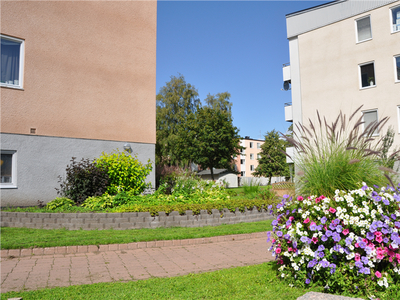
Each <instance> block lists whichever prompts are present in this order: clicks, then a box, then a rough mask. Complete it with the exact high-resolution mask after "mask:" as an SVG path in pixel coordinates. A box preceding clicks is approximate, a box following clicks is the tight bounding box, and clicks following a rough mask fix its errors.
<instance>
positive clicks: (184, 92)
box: [156, 75, 200, 165]
mask: <svg viewBox="0 0 400 300" xmlns="http://www.w3.org/2000/svg"><path fill="white" fill-rule="evenodd" d="M198 95H199V94H198V92H197V90H196V89H195V87H194V86H192V85H191V84H190V83H186V81H185V78H184V77H183V76H182V75H179V76H178V77H176V76H171V80H170V81H169V82H167V83H166V85H165V86H164V87H162V88H161V89H160V92H159V93H158V94H157V117H156V129H157V142H156V163H157V164H168V165H175V164H178V163H180V162H181V156H180V149H179V148H177V147H176V144H177V138H178V136H177V133H178V127H179V126H180V125H182V124H184V123H185V122H186V120H187V118H188V116H189V115H190V114H192V113H194V112H195V111H196V109H197V107H198V106H199V105H200V99H199V98H198Z"/></svg>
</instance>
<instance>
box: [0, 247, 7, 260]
mask: <svg viewBox="0 0 400 300" xmlns="http://www.w3.org/2000/svg"><path fill="white" fill-rule="evenodd" d="M0 257H2V258H4V257H8V250H6V249H3V250H0Z"/></svg>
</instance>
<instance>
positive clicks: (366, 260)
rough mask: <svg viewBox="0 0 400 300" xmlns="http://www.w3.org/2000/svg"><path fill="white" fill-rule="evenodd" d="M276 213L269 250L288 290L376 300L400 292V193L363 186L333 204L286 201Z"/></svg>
mask: <svg viewBox="0 0 400 300" xmlns="http://www.w3.org/2000/svg"><path fill="white" fill-rule="evenodd" d="M270 208H271V207H270ZM276 209H277V213H278V216H277V218H276V219H275V220H274V221H273V222H272V225H273V231H272V232H269V233H268V236H269V237H268V239H269V240H272V246H271V248H270V249H269V250H270V251H272V252H273V255H274V256H275V257H276V260H277V272H278V274H279V277H281V278H283V279H284V280H285V281H286V282H287V283H288V284H289V285H296V286H300V287H305V286H308V285H318V286H323V287H325V289H326V290H327V292H329V293H341V294H344V295H358V296H364V297H372V298H375V297H377V296H378V297H381V296H384V295H386V296H388V295H390V293H391V292H393V293H395V291H396V290H397V289H398V286H399V284H400V249H399V245H400V237H399V230H400V211H399V209H400V187H398V188H397V189H395V188H393V187H387V188H381V189H379V188H378V187H377V186H375V187H374V188H373V187H369V186H367V185H366V184H365V183H363V184H362V186H360V187H359V188H358V189H355V190H351V191H347V192H345V191H339V190H336V191H335V194H334V196H333V197H331V198H329V197H325V196H322V195H321V196H319V197H317V196H310V197H307V198H303V197H301V196H299V197H297V199H292V198H289V196H287V195H285V196H284V198H283V200H282V201H281V203H279V204H278V205H277V207H276ZM388 297H389V296H388ZM388 299H390V297H389V298H388Z"/></svg>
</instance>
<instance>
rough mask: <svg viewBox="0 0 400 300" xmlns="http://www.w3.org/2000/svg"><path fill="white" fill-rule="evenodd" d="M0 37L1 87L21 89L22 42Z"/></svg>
mask: <svg viewBox="0 0 400 300" xmlns="http://www.w3.org/2000/svg"><path fill="white" fill-rule="evenodd" d="M0 36H1V80H0V81H1V86H6V87H14V88H22V80H23V65H24V63H23V59H24V41H23V40H20V39H16V38H12V37H8V36H5V35H0Z"/></svg>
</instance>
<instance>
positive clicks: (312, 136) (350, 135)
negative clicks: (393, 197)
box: [282, 106, 396, 196]
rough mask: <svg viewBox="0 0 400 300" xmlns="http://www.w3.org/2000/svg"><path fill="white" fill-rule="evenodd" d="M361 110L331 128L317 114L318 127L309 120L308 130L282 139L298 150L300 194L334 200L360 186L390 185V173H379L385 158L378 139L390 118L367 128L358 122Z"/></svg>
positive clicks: (303, 128)
mask: <svg viewBox="0 0 400 300" xmlns="http://www.w3.org/2000/svg"><path fill="white" fill-rule="evenodd" d="M361 107H362V106H360V107H359V108H358V109H357V110H356V111H354V113H352V115H351V116H350V118H348V119H347V117H346V115H345V114H343V113H342V112H340V113H339V115H338V116H337V118H336V119H335V121H334V122H333V123H331V124H329V123H328V122H327V120H326V118H325V117H324V118H323V120H322V119H321V117H320V115H319V112H318V111H317V117H318V122H317V123H316V124H314V123H313V122H312V121H311V120H310V119H309V125H308V126H304V125H302V124H296V129H297V130H295V132H294V136H293V138H292V137H289V136H286V135H282V136H283V137H284V138H285V139H286V140H287V141H288V142H289V143H290V144H292V145H293V147H294V148H295V153H296V155H295V157H294V158H293V160H294V162H295V164H296V168H297V170H299V171H298V172H297V174H298V177H297V186H298V188H299V190H298V191H299V192H300V194H302V195H326V196H333V195H334V194H335V190H337V189H338V190H346V191H348V190H354V189H356V188H357V186H358V184H359V183H360V182H365V183H366V184H367V185H370V186H372V185H374V184H375V185H380V186H382V185H386V184H387V183H388V177H389V176H388V172H387V169H385V170H384V171H383V170H382V169H379V167H380V166H379V163H377V162H379V161H381V157H382V144H383V143H382V139H377V138H376V136H375V135H376V132H379V130H380V129H381V128H382V127H383V126H384V125H385V124H386V122H387V121H388V118H387V117H385V118H383V119H381V120H380V121H379V122H373V123H370V124H369V125H368V126H365V128H363V126H362V125H363V124H364V123H365V122H363V121H362V116H360V117H359V118H358V119H356V114H357V113H358V112H359V111H360V109H361ZM395 154H396V153H394V154H393V155H395ZM286 155H287V156H289V155H288V154H286ZM289 157H290V156H289Z"/></svg>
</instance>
